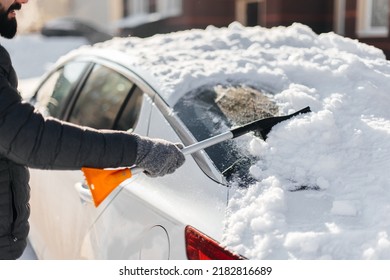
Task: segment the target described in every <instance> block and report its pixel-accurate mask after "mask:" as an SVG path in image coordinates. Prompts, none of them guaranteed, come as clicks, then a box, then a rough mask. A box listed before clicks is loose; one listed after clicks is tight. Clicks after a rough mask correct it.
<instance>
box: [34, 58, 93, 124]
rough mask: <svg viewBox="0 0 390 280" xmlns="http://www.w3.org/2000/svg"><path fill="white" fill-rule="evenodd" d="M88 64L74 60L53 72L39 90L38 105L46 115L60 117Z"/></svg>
mask: <svg viewBox="0 0 390 280" xmlns="http://www.w3.org/2000/svg"><path fill="white" fill-rule="evenodd" d="M87 65H88V63H87V62H81V61H73V62H70V63H68V64H66V65H65V66H64V67H62V68H60V69H59V70H57V71H56V72H54V73H53V74H51V75H50V77H49V78H48V79H46V81H45V82H44V83H43V84H42V86H41V87H40V89H39V90H38V92H37V95H36V98H37V99H36V100H37V103H36V107H37V108H38V109H39V110H40V111H41V112H42V113H44V114H45V115H49V116H53V117H56V118H58V117H60V114H61V112H62V109H63V108H64V103H65V101H66V97H67V96H68V95H69V93H70V92H71V91H72V90H73V89H74V86H75V85H76V82H77V81H78V80H79V78H80V76H81V75H82V73H83V72H84V70H85V68H86V67H87Z"/></svg>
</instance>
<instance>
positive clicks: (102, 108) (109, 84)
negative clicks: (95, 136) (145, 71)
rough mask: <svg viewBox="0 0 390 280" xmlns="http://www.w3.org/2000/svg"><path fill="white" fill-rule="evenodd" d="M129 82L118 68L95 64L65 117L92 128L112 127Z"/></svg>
mask: <svg viewBox="0 0 390 280" xmlns="http://www.w3.org/2000/svg"><path fill="white" fill-rule="evenodd" d="M133 85H134V84H133V83H132V82H131V81H130V80H128V79H127V78H126V77H124V76H123V75H121V74H119V73H118V72H116V71H114V70H112V69H110V68H107V67H105V66H102V65H95V66H94V68H93V70H92V72H91V74H90V75H89V77H88V79H87V81H86V82H85V84H84V87H83V88H82V89H81V92H80V94H79V96H78V98H77V100H76V103H75V104H74V107H73V110H72V112H71V114H70V116H69V121H70V122H72V123H75V124H79V125H84V126H89V127H93V128H96V129H112V128H113V126H114V123H115V120H116V117H117V115H118V113H119V112H120V110H121V108H122V105H123V104H124V102H125V100H126V98H127V96H128V95H129V93H130V90H131V89H132V87H133Z"/></svg>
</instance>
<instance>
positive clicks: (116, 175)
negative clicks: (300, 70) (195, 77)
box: [81, 107, 311, 207]
mask: <svg viewBox="0 0 390 280" xmlns="http://www.w3.org/2000/svg"><path fill="white" fill-rule="evenodd" d="M309 112H311V110H310V107H306V108H303V109H301V110H299V111H297V112H295V113H293V114H290V115H286V116H277V117H270V118H265V119H260V120H256V121H253V122H250V123H248V124H245V125H242V126H239V127H236V128H233V129H231V130H229V131H226V132H223V133H221V134H219V135H216V136H213V137H210V138H207V139H205V140H202V141H200V142H198V143H195V144H192V145H189V146H187V147H185V148H183V149H182V152H183V154H184V155H190V154H192V153H195V152H198V151H200V150H203V149H205V148H208V147H210V146H213V145H215V144H218V143H221V142H223V141H225V140H229V139H234V138H237V137H240V136H242V135H244V134H247V133H249V132H255V133H259V134H260V135H261V137H262V139H263V140H264V141H265V140H266V139H267V135H268V133H269V132H270V131H271V129H272V127H273V126H275V125H276V124H278V123H280V122H282V121H285V120H288V119H290V118H292V117H294V116H297V115H299V114H304V113H309ZM81 170H82V171H83V173H84V176H85V180H86V183H87V185H88V187H89V189H90V191H91V194H92V199H93V202H94V204H95V206H96V207H98V206H99V205H100V203H101V202H102V201H103V200H104V199H105V198H106V197H107V196H108V195H109V194H110V193H111V192H112V191H113V190H114V189H115V188H116V187H117V186H118V185H120V184H121V183H122V182H123V181H125V180H127V179H129V178H131V177H132V176H133V175H136V174H139V173H141V172H143V171H144V170H143V169H142V168H139V167H137V166H133V167H125V168H119V169H97V168H87V167H83V168H82V169H81Z"/></svg>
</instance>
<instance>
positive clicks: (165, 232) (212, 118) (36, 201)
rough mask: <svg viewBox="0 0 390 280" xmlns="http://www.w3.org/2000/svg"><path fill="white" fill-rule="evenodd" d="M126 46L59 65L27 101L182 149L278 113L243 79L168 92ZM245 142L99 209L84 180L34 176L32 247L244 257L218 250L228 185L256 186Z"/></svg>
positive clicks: (55, 254)
mask: <svg viewBox="0 0 390 280" xmlns="http://www.w3.org/2000/svg"><path fill="white" fill-rule="evenodd" d="M166 36H170V35H166ZM161 37H162V38H164V36H161ZM122 40H123V41H120V46H121V47H115V46H114V47H113V45H116V44H115V42H116V41H115V40H114V43H112V44H111V45H110V44H109V43H106V44H103V45H98V46H95V47H84V48H81V49H79V50H76V51H73V52H71V53H70V54H68V55H67V56H65V57H63V58H61V59H60V61H59V62H58V63H57V64H56V66H55V67H54V68H53V70H51V71H50V73H48V74H47V75H45V77H44V78H43V79H42V82H41V83H40V85H39V86H38V89H37V90H36V91H35V94H34V95H33V97H32V99H31V102H32V103H33V104H34V105H35V106H36V107H37V108H38V109H39V110H40V111H41V112H42V113H43V114H45V115H47V116H53V117H56V118H59V119H62V120H66V121H69V122H72V123H76V124H79V125H85V126H90V127H94V128H98V129H107V128H108V129H117V130H128V131H133V132H135V133H138V134H141V135H147V136H149V137H157V138H163V139H166V140H170V141H173V142H179V143H183V144H184V145H185V146H188V145H191V144H194V143H197V142H198V141H201V140H203V139H207V138H209V137H212V136H215V135H218V134H219V133H221V132H225V131H228V130H229V129H230V128H231V127H232V126H237V125H242V124H245V123H247V122H250V121H253V120H256V119H261V118H264V117H269V116H272V115H275V114H277V113H278V108H277V107H276V106H275V105H274V104H273V103H272V102H271V100H270V99H269V98H268V97H267V94H265V93H263V92H262V89H261V88H256V86H253V84H256V81H251V80H250V79H248V81H244V80H243V79H242V77H240V76H238V77H237V79H234V75H233V76H231V75H227V76H226V78H225V77H223V76H218V79H215V80H213V81H211V80H208V79H207V78H203V83H202V82H201V80H202V78H200V79H199V81H198V82H199V83H197V84H193V85H191V86H190V87H187V86H186V85H185V84H184V83H185V82H188V79H186V78H183V79H179V78H177V79H176V80H174V79H173V78H171V80H169V79H167V82H166V84H164V82H163V81H161V80H158V79H156V77H155V75H153V74H152V73H148V71H145V68H142V67H139V66H137V64H136V63H134V60H135V59H137V58H139V57H140V56H141V54H138V56H136V57H134V56H131V55H130V54H129V53H128V52H127V51H126V49H123V46H126V44H128V43H127V41H126V39H122ZM178 43H180V42H178ZM187 47H188V46H187ZM129 48H130V49H131V48H134V45H133V44H132V43H131V44H129ZM194 48H196V46H194ZM161 59H162V58H161ZM175 59H176V60H177V61H179V60H180V59H182V58H180V57H177V58H175ZM182 62H185V58H183V59H182ZM162 64H163V65H164V63H162ZM186 67H187V69H191V67H197V66H196V65H187V66H186ZM212 67H213V66H212ZM159 69H161V71H163V70H164V69H162V68H159ZM166 75H167V76H169V73H168V72H167V73H166ZM232 77H233V78H232ZM172 80H174V82H175V83H176V84H175V89H178V88H180V86H181V85H182V86H183V88H182V89H181V90H176V91H175V93H174V94H172V92H169V90H167V88H169V81H172ZM180 82H181V84H180ZM190 83H191V81H190ZM167 92H168V94H167ZM245 137H246V136H245ZM245 137H244V136H243V138H244V140H242V139H241V140H240V141H239V142H237V141H235V140H228V141H224V142H221V143H218V144H215V145H213V146H211V147H209V148H206V149H204V150H202V151H199V152H196V153H194V154H192V155H188V156H186V162H185V164H184V165H183V166H182V167H181V168H179V169H178V170H177V171H176V172H175V173H174V174H172V175H168V176H165V177H162V178H150V177H148V176H146V175H145V174H143V173H141V174H137V175H134V176H133V177H132V178H130V179H128V180H126V181H125V182H123V183H122V184H121V185H119V186H118V187H117V188H116V189H115V190H114V191H113V192H112V193H111V194H110V195H109V196H108V197H107V198H106V199H105V200H104V201H103V203H102V204H101V205H99V206H98V207H95V205H94V204H93V202H92V198H91V193H90V191H89V188H88V186H87V185H86V183H85V180H84V176H83V173H82V172H81V171H46V170H34V169H33V170H31V180H30V183H31V218H30V223H31V232H30V242H31V244H32V246H33V248H34V250H35V252H36V254H37V256H38V258H39V259H230V258H233V259H242V258H245V256H239V255H237V254H235V253H234V252H230V251H228V250H226V249H225V248H224V246H223V245H222V244H220V242H221V241H222V235H223V230H224V226H225V224H224V217H225V214H226V213H225V212H226V207H227V204H228V199H229V192H230V189H231V188H230V186H231V184H235V185H238V186H243V187H245V186H246V185H247V184H249V183H250V182H251V180H253V179H252V178H251V177H250V175H249V172H248V168H249V167H250V165H251V163H252V162H253V161H255V160H256V159H255V158H254V157H252V156H251V155H250V154H249V153H247V151H246V149H245V148H243V147H242V143H243V141H244V142H245ZM249 138H250V137H249V136H248V141H249Z"/></svg>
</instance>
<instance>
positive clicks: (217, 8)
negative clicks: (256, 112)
mask: <svg viewBox="0 0 390 280" xmlns="http://www.w3.org/2000/svg"><path fill="white" fill-rule="evenodd" d="M389 2H390V1H389V0H316V1H307V0H56V1H53V0H31V1H30V2H29V3H28V4H27V5H25V8H24V9H23V11H21V13H20V16H19V18H20V32H22V33H23V32H24V33H25V32H39V31H43V32H44V33H46V35H59V34H60V33H61V32H62V35H65V34H66V33H68V34H67V35H75V33H76V35H85V36H87V37H88V40H89V41H90V42H96V41H99V40H104V39H106V38H107V37H110V36H128V35H133V36H139V37H146V36H151V35H153V34H155V33H166V32H170V31H176V30H183V29H189V28H205V27H206V26H208V25H215V26H226V25H228V24H229V23H231V22H232V21H239V22H241V23H242V24H244V25H249V26H252V25H261V26H264V27H273V26H278V25H291V24H292V23H294V22H300V23H303V24H306V25H308V26H310V27H311V28H312V29H313V30H314V31H315V32H316V33H323V32H331V31H333V32H336V33H338V34H340V35H344V36H347V37H350V38H356V39H359V40H360V41H362V42H365V43H368V44H371V45H374V46H377V47H378V48H381V49H383V50H384V52H385V54H386V55H387V56H389V55H390V38H389V32H388V30H389ZM64 17H71V18H73V19H75V20H78V21H76V22H73V23H72V22H71V20H70V18H68V19H67V20H65V21H64V20H63V21H58V19H59V18H64ZM55 20H57V21H55ZM79 21H82V22H79ZM83 22H84V23H85V24H82V23H83ZM72 28H73V29H74V30H71V29H72ZM94 28H95V29H96V30H94ZM56 29H57V30H56ZM72 32H73V34H72Z"/></svg>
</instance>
